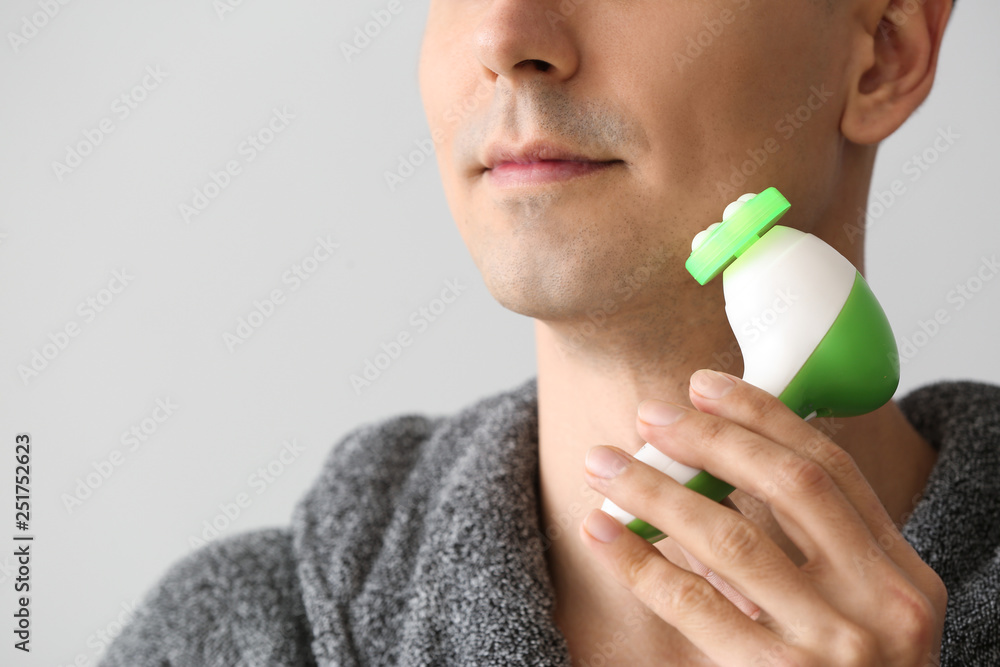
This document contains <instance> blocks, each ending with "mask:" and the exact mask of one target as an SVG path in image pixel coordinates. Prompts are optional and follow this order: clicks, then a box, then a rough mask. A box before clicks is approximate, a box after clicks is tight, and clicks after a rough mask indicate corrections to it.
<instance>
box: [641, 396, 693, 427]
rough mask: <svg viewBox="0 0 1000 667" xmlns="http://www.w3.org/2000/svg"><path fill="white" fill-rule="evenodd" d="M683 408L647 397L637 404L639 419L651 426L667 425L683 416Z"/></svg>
mask: <svg viewBox="0 0 1000 667" xmlns="http://www.w3.org/2000/svg"><path fill="white" fill-rule="evenodd" d="M685 412H687V410H685V409H684V408H682V407H681V406H679V405H674V404H673V403H667V402H666V401H658V400H656V399H655V398H648V399H646V400H645V401H643V402H642V403H640V404H639V419H641V420H642V421H644V422H646V423H647V424H652V425H653V426H667V425H668V424H673V423H674V422H675V421H677V420H678V419H680V418H681V417H683V416H684V413H685Z"/></svg>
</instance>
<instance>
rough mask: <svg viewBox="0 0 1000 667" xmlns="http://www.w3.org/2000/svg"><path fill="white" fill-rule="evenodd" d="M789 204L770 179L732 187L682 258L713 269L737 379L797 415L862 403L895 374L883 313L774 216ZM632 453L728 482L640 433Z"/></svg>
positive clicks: (874, 403) (708, 486)
mask: <svg viewBox="0 0 1000 667" xmlns="http://www.w3.org/2000/svg"><path fill="white" fill-rule="evenodd" d="M789 208H790V204H789V203H788V201H787V200H786V199H785V198H784V197H783V196H782V195H781V193H780V192H778V191H777V190H776V189H775V188H767V189H766V190H764V191H763V192H761V193H760V194H757V195H755V194H753V193H749V194H745V195H743V196H741V197H740V198H739V199H737V200H736V201H734V202H733V203H731V204H730V205H729V206H727V207H726V210H725V212H724V213H723V214H722V220H723V221H722V222H717V223H715V224H713V225H710V226H709V227H708V229H706V230H704V231H702V232H699V233H698V235H697V236H695V238H694V241H693V242H692V244H691V256H690V257H688V259H687V262H686V263H685V266H686V268H687V270H688V272H689V273H691V275H692V276H694V278H695V280H697V281H698V282H699V283H700V284H702V285H704V284H706V283H707V282H708V281H710V280H712V279H713V278H715V277H716V276H717V275H719V273H722V288H723V294H724V295H725V300H726V315H727V316H728V318H729V324H730V325H731V326H732V328H733V333H734V334H735V335H736V341H737V343H739V346H740V350H741V352H742V353H743V366H744V373H743V379H744V380H745V381H746V382H748V383H750V384H752V385H754V386H757V387H760V388H761V389H763V390H765V391H767V392H768V393H770V394H771V395H772V396H777V397H778V399H779V400H780V401H781V402H782V403H784V404H785V405H787V406H788V407H789V408H791V410H792V411H793V412H795V413H796V414H798V415H799V416H800V417H802V418H804V419H811V418H813V417H817V416H819V417H853V416H856V415H861V414H865V413H867V412H871V411H873V410H875V409H877V408H879V407H881V406H882V405H884V404H885V403H886V402H888V401H889V399H891V398H892V395H893V393H895V391H896V387H897V385H898V384H899V356H898V352H897V349H896V341H895V338H894V337H893V334H892V329H891V328H890V326H889V320H888V319H887V318H886V316H885V313H884V312H883V311H882V307H881V306H880V305H879V303H878V301H877V300H876V299H875V296H874V295H873V294H872V292H871V289H870V288H869V287H868V283H867V282H865V279H864V278H863V277H862V276H861V274H860V273H859V272H858V270H857V269H856V268H854V265H853V264H851V263H850V261H848V260H847V259H846V258H845V257H844V256H843V255H841V254H840V253H838V252H837V251H836V250H834V249H833V248H832V247H830V246H829V245H827V244H826V243H825V242H824V241H822V240H820V239H819V238H817V237H815V236H813V235H812V234H807V233H804V232H801V231H799V230H797V229H792V228H791V227H784V226H781V225H775V223H776V222H777V221H778V219H779V218H781V216H782V215H784V214H785V212H786V211H787V210H788V209H789ZM635 457H636V458H637V459H639V460H640V461H643V462H644V463H647V464H649V465H651V466H653V467H655V468H657V469H658V470H660V471H661V472H663V473H665V474H667V475H669V476H670V477H672V478H673V479H675V480H677V481H678V482H680V483H681V484H683V485H685V486H687V487H688V488H691V489H694V490H695V491H698V492H699V493H701V494H703V495H705V496H708V497H709V498H712V499H713V500H717V501H718V500H722V499H723V498H725V497H726V496H728V495H729V494H730V493H731V492H732V491H733V487H732V486H730V485H729V484H727V483H726V482H724V481H722V480H720V479H717V478H715V477H713V476H712V475H710V474H708V473H707V472H705V471H704V470H697V469H695V468H692V467H690V466H686V465H684V464H682V463H679V462H677V461H674V460H673V459H671V458H669V457H667V456H666V455H665V454H663V453H662V452H660V450H658V449H656V448H655V447H653V446H652V445H650V444H649V443H646V444H645V445H643V446H642V448H641V449H639V451H638V452H636V454H635ZM601 509H603V510H604V511H605V512H607V513H608V514H610V515H611V516H613V517H615V518H616V519H618V520H619V521H621V522H622V523H623V524H625V525H626V526H627V527H628V528H629V529H630V530H632V531H633V532H635V533H637V534H638V535H640V536H642V537H644V538H645V539H647V540H648V541H650V542H656V541H658V540H660V539H662V538H664V537H666V535H664V533H663V532H662V531H660V530H658V529H657V528H655V527H653V526H651V525H650V524H648V523H646V522H645V521H643V520H642V519H638V518H636V517H635V516H633V515H631V514H629V513H628V512H626V511H624V510H622V509H621V508H620V507H618V506H617V505H615V504H614V503H613V502H611V500H610V499H605V501H604V505H603V506H602V507H601Z"/></svg>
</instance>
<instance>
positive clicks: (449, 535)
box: [100, 378, 1000, 667]
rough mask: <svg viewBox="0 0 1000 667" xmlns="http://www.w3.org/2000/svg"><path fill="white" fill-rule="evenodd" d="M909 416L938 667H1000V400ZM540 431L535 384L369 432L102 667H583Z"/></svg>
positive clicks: (189, 569) (915, 398)
mask: <svg viewBox="0 0 1000 667" xmlns="http://www.w3.org/2000/svg"><path fill="white" fill-rule="evenodd" d="M900 405H901V407H902V409H903V411H904V413H905V414H906V416H907V418H908V419H909V420H910V422H912V423H913V425H914V426H915V427H916V428H917V429H918V430H919V431H920V432H921V434H922V435H923V436H924V437H925V438H927V439H928V440H929V441H930V442H931V443H932V444H933V445H934V446H935V447H936V448H937V449H938V451H939V452H940V453H939V456H938V461H937V464H936V466H935V468H934V470H933V472H932V474H931V476H930V479H929V480H928V483H927V487H926V490H925V494H924V497H923V498H922V499H921V500H920V502H919V504H918V505H917V506H916V508H915V509H914V512H913V514H912V515H911V516H910V518H909V520H908V522H907V524H906V525H905V527H904V535H905V537H906V539H907V540H908V541H909V542H910V543H911V544H912V545H913V546H914V547H915V548H916V549H917V551H918V552H919V553H920V556H921V557H922V558H923V559H924V560H925V561H926V562H927V563H928V564H930V565H931V566H932V567H933V568H934V569H935V570H936V571H937V572H938V573H939V574H940V576H941V577H942V578H943V580H944V582H945V584H946V586H947V588H948V591H949V596H950V597H949V602H948V610H947V614H946V617H945V628H944V643H943V649H942V651H943V655H942V660H941V663H942V664H944V665H963V666H966V665H1000V387H997V386H993V385H987V384H980V383H973V382H942V383H937V384H933V385H928V386H925V387H923V388H921V389H918V390H916V391H914V392H912V393H910V394H909V395H907V396H906V397H904V398H903V399H902V400H901V401H900ZM537 429H538V414H537V384H536V379H535V378H531V379H529V380H527V381H525V382H524V383H522V384H521V385H519V386H517V387H515V388H513V389H510V390H508V391H505V392H502V393H500V394H496V395H494V396H490V397H487V398H484V399H481V400H479V401H478V402H476V403H474V404H473V405H470V406H469V407H467V408H465V409H464V410H462V411H460V412H458V413H457V414H455V415H450V416H436V417H428V416H423V415H417V414H407V415H401V416H397V417H393V418H390V419H386V420H384V421H381V422H376V423H369V424H365V425H362V426H361V427H359V428H357V429H355V430H353V431H351V432H350V433H349V434H348V435H347V436H345V437H344V438H343V439H342V440H341V441H339V442H338V443H337V444H336V445H335V446H334V447H333V449H332V451H331V452H330V455H329V458H328V460H327V461H326V463H325V464H324V467H323V469H322V471H321V473H320V475H319V477H318V479H317V480H316V482H315V483H314V485H313V486H312V488H311V489H310V490H309V491H308V493H307V494H306V495H305V496H304V498H303V499H302V500H301V501H300V502H299V503H298V505H297V506H296V508H295V511H294V515H293V518H292V522H291V526H290V527H289V528H280V529H278V528H275V529H264V530H255V531H250V532H246V533H243V534H239V535H234V536H230V537H223V538H219V539H217V540H216V541H214V542H211V543H209V544H207V545H205V546H203V547H201V548H200V549H198V550H196V551H195V552H193V553H191V554H190V555H188V556H186V557H185V558H183V559H181V560H179V561H178V562H177V563H176V564H174V565H173V566H172V567H171V568H170V569H169V570H168V571H167V572H166V574H165V575H164V576H163V577H162V578H161V580H160V581H159V582H157V584H156V585H155V586H154V587H153V588H152V589H151V590H150V591H149V592H148V593H147V594H146V596H145V598H144V599H143V601H142V603H141V605H140V607H139V609H138V610H137V611H136V614H135V616H134V618H133V619H132V621H131V622H130V623H129V625H128V626H127V627H126V628H125V629H124V631H123V632H122V633H121V635H119V636H118V637H117V638H116V639H115V640H114V642H113V643H112V645H111V646H110V647H109V648H108V650H107V652H106V654H105V655H104V656H103V660H102V662H101V663H100V667H147V666H148V667H167V666H174V667H194V666H202V665H204V666H215V667H232V666H238V665H239V666H244V665H245V666H248V667H249V666H257V665H261V666H268V667H276V666H282V665H344V666H345V667H353V666H355V665H379V666H381V665H504V666H508V665H559V666H561V667H569V665H570V664H571V661H570V657H569V653H568V651H567V645H566V642H565V639H564V637H563V635H562V633H561V632H560V631H559V629H558V627H557V626H556V625H555V624H554V623H553V621H552V612H553V607H554V597H553V589H552V584H551V581H550V579H549V576H548V571H547V567H546V562H545V549H546V548H547V545H548V539H547V538H546V536H545V535H543V534H542V533H541V532H540V530H539V516H540V510H539V504H538V452H537ZM572 538H575V535H574V536H572ZM572 538H571V539H572Z"/></svg>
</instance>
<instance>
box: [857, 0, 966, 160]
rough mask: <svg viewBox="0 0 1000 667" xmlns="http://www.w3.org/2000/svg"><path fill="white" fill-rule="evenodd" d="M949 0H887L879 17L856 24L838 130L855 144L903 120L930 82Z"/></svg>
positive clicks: (886, 133) (883, 134) (872, 138)
mask: <svg viewBox="0 0 1000 667" xmlns="http://www.w3.org/2000/svg"><path fill="white" fill-rule="evenodd" d="M951 6H952V0H890V1H889V4H888V5H886V6H884V11H883V13H882V15H881V16H880V17H879V20H878V23H877V24H876V25H875V26H874V27H873V28H869V27H868V26H861V27H859V30H863V31H864V32H863V33H862V34H859V35H858V38H857V40H856V45H855V48H856V49H859V50H860V51H859V52H857V53H856V54H854V57H853V58H852V61H851V63H850V65H849V67H856V70H855V71H853V72H848V76H850V77H853V83H852V85H851V88H850V90H849V91H848V95H847V99H846V104H845V107H844V114H843V116H842V117H841V133H842V134H843V135H844V137H845V138H846V139H848V140H849V141H852V142H854V143H856V144H862V145H867V144H875V143H878V142H880V141H882V140H883V139H885V138H886V137H888V136H889V135H891V134H892V133H893V132H895V131H896V130H897V129H898V128H899V126H900V125H902V124H903V123H904V122H905V121H906V119H907V118H909V117H910V115H912V114H913V112H914V111H915V110H916V109H917V108H918V107H919V106H920V105H921V104H922V103H923V101H924V100H925V99H926V98H927V95H928V94H929V93H930V91H931V86H932V85H933V84H934V72H935V70H936V68H937V59H938V54H939V53H940V49H941V40H942V38H943V36H944V29H945V26H946V25H947V23H948V17H949V15H950V14H951Z"/></svg>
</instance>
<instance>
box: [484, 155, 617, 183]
mask: <svg viewBox="0 0 1000 667" xmlns="http://www.w3.org/2000/svg"><path fill="white" fill-rule="evenodd" d="M620 163H621V160H614V161H612V162H580V161H576V160H542V161H541V162H529V163H527V164H517V163H515V162H507V163H505V164H501V165H499V166H496V167H494V168H493V169H487V170H486V173H487V178H489V180H490V183H492V184H493V185H496V186H499V187H519V186H530V185H541V184H543V183H554V182H558V181H567V180H570V179H572V178H576V177H578V176H586V175H588V174H594V173H597V172H599V171H604V170H605V169H607V168H608V167H612V166H614V165H616V164H620Z"/></svg>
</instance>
